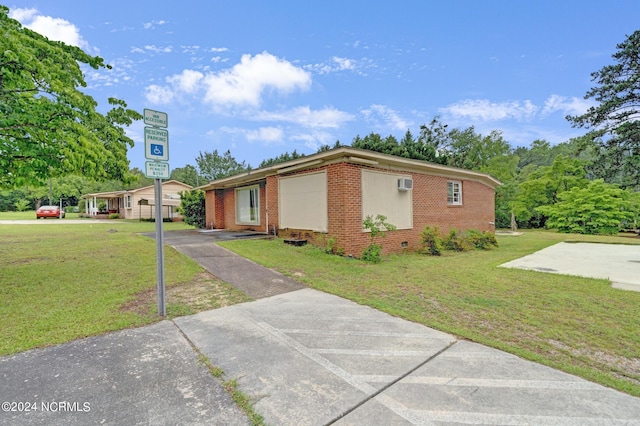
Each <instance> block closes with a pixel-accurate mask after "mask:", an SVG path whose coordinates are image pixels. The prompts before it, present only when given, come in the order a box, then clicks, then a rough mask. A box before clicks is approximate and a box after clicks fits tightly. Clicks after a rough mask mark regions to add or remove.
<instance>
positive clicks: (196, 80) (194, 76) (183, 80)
mask: <svg viewBox="0 0 640 426" xmlns="http://www.w3.org/2000/svg"><path fill="white" fill-rule="evenodd" d="M203 77H204V74H202V73H201V72H200V71H194V70H184V71H182V73H180V74H176V75H173V76H171V77H167V82H168V83H170V84H172V85H173V86H174V87H175V89H177V90H179V91H182V92H185V93H195V92H196V91H197V90H198V88H199V86H200V83H201V81H202V79H203Z"/></svg>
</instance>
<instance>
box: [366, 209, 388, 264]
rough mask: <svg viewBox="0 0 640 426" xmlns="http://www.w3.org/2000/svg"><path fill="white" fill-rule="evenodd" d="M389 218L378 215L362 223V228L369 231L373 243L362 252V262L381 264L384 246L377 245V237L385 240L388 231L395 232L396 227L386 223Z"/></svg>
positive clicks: (368, 217)
mask: <svg viewBox="0 0 640 426" xmlns="http://www.w3.org/2000/svg"><path fill="white" fill-rule="evenodd" d="M386 220H387V217H386V216H384V215H381V214H379V215H376V217H375V219H374V218H373V216H371V215H369V216H367V217H366V218H365V219H364V220H363V221H362V227H363V228H364V229H366V230H368V231H369V236H370V237H371V241H370V243H369V245H368V246H367V248H365V249H364V251H363V252H362V260H365V261H367V262H372V263H380V261H381V260H382V259H381V255H382V246H381V245H379V244H377V243H376V238H377V237H382V238H384V237H385V236H386V231H395V230H396V227H395V225H392V224H390V223H387V222H386Z"/></svg>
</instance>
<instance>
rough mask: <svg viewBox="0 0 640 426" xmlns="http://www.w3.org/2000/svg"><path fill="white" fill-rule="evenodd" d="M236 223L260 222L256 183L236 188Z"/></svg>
mask: <svg viewBox="0 0 640 426" xmlns="http://www.w3.org/2000/svg"><path fill="white" fill-rule="evenodd" d="M236 223H237V224H239V225H259V224H260V188H259V187H258V186H257V185H256V186H250V187H246V188H238V189H236Z"/></svg>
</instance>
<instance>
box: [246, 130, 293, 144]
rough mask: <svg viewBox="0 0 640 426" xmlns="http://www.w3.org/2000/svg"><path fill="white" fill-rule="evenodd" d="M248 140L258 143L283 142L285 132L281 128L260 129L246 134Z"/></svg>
mask: <svg viewBox="0 0 640 426" xmlns="http://www.w3.org/2000/svg"><path fill="white" fill-rule="evenodd" d="M246 136H247V140H249V141H258V142H267V143H273V142H282V138H283V136H284V132H283V131H282V129H281V128H279V127H260V128H259V129H257V130H248V131H247V132H246Z"/></svg>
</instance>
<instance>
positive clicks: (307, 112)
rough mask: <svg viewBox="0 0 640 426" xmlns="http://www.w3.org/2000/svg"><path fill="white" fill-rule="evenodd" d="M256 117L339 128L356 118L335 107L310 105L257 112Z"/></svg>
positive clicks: (310, 125) (309, 125) (306, 125)
mask: <svg viewBox="0 0 640 426" xmlns="http://www.w3.org/2000/svg"><path fill="white" fill-rule="evenodd" d="M254 118H255V120H258V121H285V122H290V123H296V124H300V125H303V126H305V127H310V128H338V127H340V126H342V124H343V123H345V122H347V121H352V120H354V117H353V115H351V114H349V113H346V112H344V111H340V110H337V109H335V108H324V109H321V110H315V111H314V110H312V109H311V108H309V107H308V106H303V107H297V108H292V109H290V110H286V111H276V112H272V111H262V112H260V113H257V114H255V115H254Z"/></svg>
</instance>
